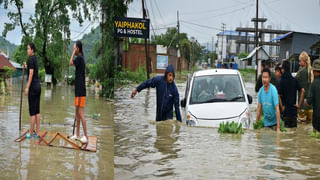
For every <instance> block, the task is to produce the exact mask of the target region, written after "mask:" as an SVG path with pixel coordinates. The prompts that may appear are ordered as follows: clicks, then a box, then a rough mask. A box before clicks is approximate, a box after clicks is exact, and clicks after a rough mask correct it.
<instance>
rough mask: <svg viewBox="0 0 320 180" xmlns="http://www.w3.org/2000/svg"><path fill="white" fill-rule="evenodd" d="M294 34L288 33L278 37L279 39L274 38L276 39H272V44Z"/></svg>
mask: <svg viewBox="0 0 320 180" xmlns="http://www.w3.org/2000/svg"><path fill="white" fill-rule="evenodd" d="M292 33H293V32H288V33H286V34H284V35H281V36H278V37H276V38H274V39H271V41H270V42H273V41H277V40H280V39H283V38H285V37H287V36H289V35H290V34H292Z"/></svg>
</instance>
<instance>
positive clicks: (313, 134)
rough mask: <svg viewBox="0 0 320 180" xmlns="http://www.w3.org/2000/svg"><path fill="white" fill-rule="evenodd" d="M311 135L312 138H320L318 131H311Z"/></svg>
mask: <svg viewBox="0 0 320 180" xmlns="http://www.w3.org/2000/svg"><path fill="white" fill-rule="evenodd" d="M310 134H311V136H312V137H314V138H319V132H318V131H316V132H314V131H310Z"/></svg>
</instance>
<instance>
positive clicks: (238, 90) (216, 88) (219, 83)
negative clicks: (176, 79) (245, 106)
mask: <svg viewBox="0 0 320 180" xmlns="http://www.w3.org/2000/svg"><path fill="white" fill-rule="evenodd" d="M244 101H245V98H244V95H243V91H242V86H241V81H240V77H239V76H238V75H209V76H199V77H195V78H194V81H193V85H192V91H191V99H190V104H200V103H213V102H244Z"/></svg>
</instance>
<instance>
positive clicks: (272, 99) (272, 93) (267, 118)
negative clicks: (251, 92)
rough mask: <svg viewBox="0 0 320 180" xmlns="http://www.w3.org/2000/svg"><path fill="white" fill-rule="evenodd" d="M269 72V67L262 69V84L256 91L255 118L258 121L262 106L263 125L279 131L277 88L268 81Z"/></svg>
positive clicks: (269, 78) (269, 77)
mask: <svg viewBox="0 0 320 180" xmlns="http://www.w3.org/2000/svg"><path fill="white" fill-rule="evenodd" d="M270 80H271V72H270V69H269V68H264V69H263V71H262V84H263V86H262V87H261V88H260V90H259V92H258V108H257V119H256V122H258V121H259V119H260V115H261V108H263V113H264V120H263V126H264V127H270V128H274V127H276V128H277V132H280V108H279V95H278V92H277V88H276V87H275V86H274V85H272V84H271V83H270Z"/></svg>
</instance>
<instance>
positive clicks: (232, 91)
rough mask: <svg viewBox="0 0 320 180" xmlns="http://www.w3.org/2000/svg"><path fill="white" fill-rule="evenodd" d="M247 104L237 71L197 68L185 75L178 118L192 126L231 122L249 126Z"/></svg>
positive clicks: (249, 98) (217, 125)
mask: <svg viewBox="0 0 320 180" xmlns="http://www.w3.org/2000/svg"><path fill="white" fill-rule="evenodd" d="M251 103H252V97H251V96H250V95H248V94H247V93H246V90H245V86H244V82H243V80H242V77H241V74H240V72H239V71H238V70H231V69H209V70H202V71H197V72H195V73H194V74H193V76H191V75H189V76H188V80H187V85H186V92H185V98H184V99H182V100H181V107H182V118H183V121H184V122H185V123H187V124H188V125H192V126H205V127H219V124H220V123H221V122H232V121H234V122H237V123H242V127H243V128H249V127H250V124H251V119H250V109H249V104H251Z"/></svg>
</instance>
